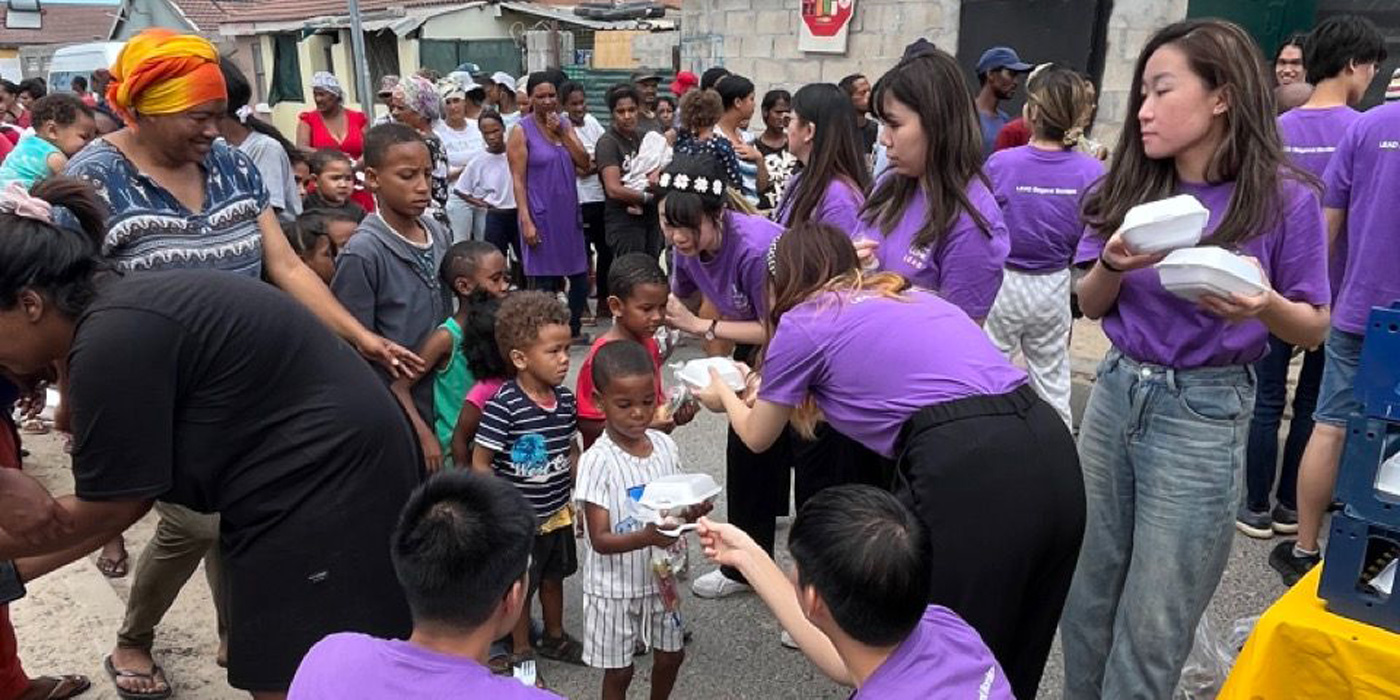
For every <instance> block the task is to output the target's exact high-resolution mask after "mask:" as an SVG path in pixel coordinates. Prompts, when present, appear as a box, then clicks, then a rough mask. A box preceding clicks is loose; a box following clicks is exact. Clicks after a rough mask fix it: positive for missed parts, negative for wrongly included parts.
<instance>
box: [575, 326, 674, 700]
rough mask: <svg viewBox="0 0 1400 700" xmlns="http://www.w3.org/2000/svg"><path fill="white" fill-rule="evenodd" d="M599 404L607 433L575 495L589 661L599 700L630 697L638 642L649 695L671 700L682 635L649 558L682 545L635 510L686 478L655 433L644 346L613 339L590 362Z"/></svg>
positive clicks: (584, 467) (583, 465)
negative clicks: (648, 665)
mask: <svg viewBox="0 0 1400 700" xmlns="http://www.w3.org/2000/svg"><path fill="white" fill-rule="evenodd" d="M592 370H593V386H594V397H593V398H594V401H595V403H596V404H597V405H598V406H599V407H601V408H602V410H603V415H604V417H605V418H606V428H605V430H604V432H603V434H602V435H601V436H599V438H598V441H597V442H595V443H593V446H592V447H590V448H589V449H588V451H587V452H585V453H584V454H583V458H582V460H580V462H579V472H578V483H577V485H576V487H575V491H574V499H575V500H576V501H578V502H579V503H580V504H581V505H582V510H583V516H584V522H585V524H586V525H587V528H586V531H587V537H588V548H587V550H586V551H585V554H584V562H583V607H584V626H585V634H584V643H583V661H584V663H585V664H587V665H589V666H592V667H594V668H601V669H604V671H603V693H602V695H603V698H604V700H608V699H610V698H619V699H621V698H625V697H627V687H628V686H629V685H631V683H632V673H633V667H632V655H633V650H634V647H635V644H636V642H637V640H638V639H639V638H640V639H642V640H644V641H646V642H649V644H650V646H651V648H652V649H654V650H655V651H656V657H655V661H654V662H653V664H652V689H651V697H652V698H653V700H655V699H657V698H666V697H669V696H670V694H671V689H672V688H673V687H674V686H675V683H676V674H677V673H678V672H679V671H680V667H681V662H682V661H683V660H684V659H685V640H684V630H683V629H682V628H681V624H680V619H679V617H678V616H676V615H673V614H671V613H668V612H667V610H666V606H665V604H664V603H663V602H662V599H661V595H660V591H659V588H658V585H657V580H656V576H655V575H654V574H653V573H652V564H651V563H652V559H653V558H656V557H665V556H666V553H665V548H666V547H669V546H670V545H671V544H672V543H674V542H675V541H676V540H675V538H674V537H667V536H665V535H663V534H661V533H660V532H658V531H657V528H656V524H655V523H654V522H651V520H650V516H648V515H643V514H641V513H639V512H638V510H637V506H636V503H637V500H638V499H639V498H641V495H642V490H643V489H644V488H645V486H646V485H647V483H649V482H651V481H652V480H654V479H656V478H658V477H662V476H666V475H669V474H678V473H680V471H681V469H680V454H679V452H678V450H677V449H676V443H675V442H674V441H673V440H671V438H670V436H668V435H666V434H665V433H663V432H660V431H656V430H649V429H648V427H649V426H650V425H651V422H652V418H653V417H654V416H655V414H656V400H657V399H656V368H655V366H654V365H653V364H652V358H651V354H650V353H649V352H647V349H646V348H645V347H643V346H642V345H641V344H640V343H637V342H635V341H632V340H617V341H613V342H611V343H608V344H607V345H604V346H603V347H601V348H599V349H598V352H597V354H596V355H594V357H593V368H592Z"/></svg>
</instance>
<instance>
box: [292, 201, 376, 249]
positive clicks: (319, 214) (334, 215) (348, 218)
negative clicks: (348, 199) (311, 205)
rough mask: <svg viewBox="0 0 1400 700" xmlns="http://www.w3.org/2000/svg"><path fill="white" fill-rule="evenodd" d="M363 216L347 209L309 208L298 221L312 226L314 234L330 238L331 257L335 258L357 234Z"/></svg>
mask: <svg viewBox="0 0 1400 700" xmlns="http://www.w3.org/2000/svg"><path fill="white" fill-rule="evenodd" d="M363 218H364V217H363V216H361V217H356V216H355V214H354V213H353V212H350V211H347V210H345V209H307V210H305V211H303V212H302V213H301V216H299V217H297V223H299V224H301V225H302V226H306V227H308V228H310V229H311V232H312V233H314V234H317V235H323V236H326V237H327V238H329V239H330V241H331V258H335V257H336V256H337V255H340V251H342V250H344V249H345V244H346V243H349V242H350V237H351V236H353V235H355V230H356V229H358V228H359V227H360V220H361V219H363Z"/></svg>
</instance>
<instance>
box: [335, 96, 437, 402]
mask: <svg viewBox="0 0 1400 700" xmlns="http://www.w3.org/2000/svg"><path fill="white" fill-rule="evenodd" d="M364 159H365V178H366V181H367V182H368V183H369V188H370V191H372V192H374V194H375V196H376V197H377V198H378V200H379V211H378V212H377V213H375V214H374V215H372V216H367V217H365V220H364V221H362V222H361V223H360V227H359V229H358V230H357V231H356V235H355V236H353V237H351V239H350V240H349V242H347V243H346V244H345V249H344V250H342V251H340V255H339V256H338V257H337V258H336V261H335V277H334V278H332V280H331V291H332V292H334V293H335V296H336V298H337V299H338V300H340V303H341V304H342V305H344V306H345V310H346V311H349V312H350V314H351V315H353V316H354V317H355V320H357V321H359V322H360V323H361V324H363V325H364V327H365V328H368V329H370V330H371V331H373V332H375V333H378V334H379V335H382V336H384V337H385V338H388V339H389V340H392V341H394V342H395V343H398V344H400V345H403V346H405V347H410V348H416V347H420V346H421V345H422V344H423V340H424V339H425V338H427V337H428V334H430V333H432V332H433V329H435V328H437V325H438V324H439V323H442V321H443V319H445V318H447V312H448V309H450V308H451V307H450V306H449V305H448V304H449V299H450V297H449V292H450V290H448V288H447V287H446V286H445V285H443V284H442V283H441V281H439V279H438V266H439V265H440V264H441V263H442V258H443V255H445V254H446V252H447V245H448V243H447V242H448V240H449V238H450V237H449V236H448V233H447V230H446V229H444V228H443V226H442V224H440V223H438V222H437V220H436V219H434V218H432V217H431V216H425V215H424V213H423V212H425V211H426V210H427V209H428V205H429V204H431V203H432V183H431V179H432V171H433V161H432V159H431V158H430V157H429V155H428V144H426V143H424V141H423V137H422V136H420V135H419V134H418V132H416V131H414V130H413V129H410V128H408V127H406V126H403V125H402V124H383V125H381V126H376V127H374V128H372V129H370V130H369V133H367V134H365V151H364ZM379 371H380V373H381V376H382V377H383V378H384V381H385V383H386V384H387V383H390V377H389V376H388V375H387V374H385V373H384V372H383V370H379ZM412 393H413V404H414V407H415V408H416V409H417V410H418V415H419V417H420V418H422V420H423V421H424V422H426V423H429V424H431V423H432V421H433V419H434V412H433V386H432V384H429V383H426V382H425V383H422V384H419V385H418V386H415V387H414V388H413V392H412Z"/></svg>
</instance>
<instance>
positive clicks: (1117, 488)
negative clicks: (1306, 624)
mask: <svg viewBox="0 0 1400 700" xmlns="http://www.w3.org/2000/svg"><path fill="white" fill-rule="evenodd" d="M1198 70H1200V71H1204V72H1203V73H1198V72H1197V71H1198ZM1266 75H1267V73H1266V72H1265V70H1264V66H1263V65H1261V64H1260V60H1259V49H1258V47H1257V46H1256V45H1255V44H1254V40H1253V39H1251V38H1250V37H1249V35H1248V34H1246V33H1245V32H1244V30H1243V29H1241V28H1240V27H1238V26H1237V25H1234V24H1231V23H1229V22H1224V21H1221V20H1188V21H1185V22H1178V23H1175V24H1172V25H1170V26H1168V27H1166V28H1164V29H1161V30H1160V31H1158V32H1157V33H1156V34H1155V35H1154V36H1153V37H1152V39H1151V41H1149V42H1148V43H1147V45H1146V46H1145V47H1144V48H1143V50H1142V54H1141V55H1140V56H1139V58H1138V62H1137V66H1136V69H1135V71H1134V76H1133V86H1132V89H1131V90H1130V91H1129V95H1131V96H1132V100H1131V102H1130V103H1129V108H1130V109H1129V112H1128V113H1129V114H1135V115H1136V116H1137V118H1136V119H1130V120H1128V122H1127V123H1126V124H1125V125H1124V133H1123V136H1122V137H1121V138H1120V139H1119V142H1118V147H1117V150H1116V152H1115V153H1114V157H1113V167H1112V168H1111V169H1110V170H1109V172H1108V175H1107V176H1106V177H1105V178H1104V180H1103V181H1102V182H1101V183H1100V184H1099V185H1098V186H1097V187H1095V189H1094V190H1093V192H1091V193H1090V194H1089V196H1088V198H1087V199H1086V201H1085V207H1084V216H1085V221H1086V224H1087V227H1088V230H1087V231H1086V233H1085V236H1084V238H1083V239H1082V240H1081V241H1080V245H1079V252H1078V256H1077V261H1078V262H1082V263H1092V266H1091V267H1090V269H1089V272H1088V273H1087V275H1086V276H1085V277H1084V278H1083V280H1082V281H1080V283H1079V305H1080V307H1081V308H1082V309H1083V310H1084V313H1085V314H1086V315H1087V316H1089V317H1090V318H1097V319H1102V320H1103V329H1104V332H1105V333H1106V334H1107V335H1108V337H1109V339H1110V340H1112V341H1113V348H1112V349H1111V350H1110V351H1109V353H1108V356H1107V357H1106V358H1105V359H1104V361H1103V363H1102V364H1101V365H1100V367H1099V373H1098V381H1097V382H1096V383H1095V385H1094V389H1093V393H1092V394H1091V395H1090V398H1089V404H1088V407H1087V408H1086V410H1085V414H1084V419H1083V422H1082V423H1081V424H1080V428H1079V457H1080V460H1081V462H1082V463H1083V467H1084V483H1085V487H1086V490H1087V494H1088V502H1089V522H1088V528H1087V529H1086V531H1085V532H1086V534H1085V537H1084V550H1083V552H1082V553H1081V555H1080V558H1079V567H1078V569H1077V570H1076V571H1075V575H1074V585H1073V587H1072V588H1071V590H1070V595H1069V602H1068V604H1067V605H1066V607H1065V618H1064V621H1063V623H1062V624H1061V628H1060V631H1061V642H1062V644H1063V647H1064V654H1065V697H1066V698H1071V699H1076V698H1100V697H1103V698H1130V697H1131V698H1138V697H1142V698H1164V697H1168V696H1169V695H1171V693H1172V689H1173V688H1174V687H1175V686H1176V683H1177V678H1178V676H1179V675H1180V672H1181V667H1182V664H1183V663H1184V662H1185V660H1186V654H1187V652H1189V651H1190V649H1191V642H1192V635H1193V633H1194V631H1195V629H1196V623H1197V621H1198V620H1199V619H1200V617H1201V613H1202V612H1204V611H1205V607H1206V603H1208V602H1209V601H1210V598H1211V595H1212V594H1213V593H1214V592H1215V587H1216V585H1217V584H1218V583H1219V582H1220V575H1221V573H1222V572H1223V571H1224V569H1225V562H1226V560H1227V559H1228V557H1229V554H1230V542H1231V527H1230V524H1231V522H1232V520H1233V518H1234V513H1235V507H1236V505H1237V504H1238V503H1239V495H1240V485H1239V484H1240V480H1239V478H1238V477H1239V471H1240V468H1241V467H1242V466H1243V464H1244V450H1245V434H1246V430H1247V429H1248V423H1249V418H1250V414H1251V413H1252V412H1253V407H1254V391H1255V389H1254V384H1255V383H1254V378H1253V374H1252V372H1251V371H1250V367H1249V365H1250V364H1251V363H1253V362H1255V361H1257V360H1259V358H1261V357H1263V356H1264V354H1265V353H1266V352H1267V351H1268V334H1269V333H1270V332H1272V333H1273V334H1274V335H1277V336H1278V337H1280V338H1282V339H1284V340H1286V341H1288V342H1290V343H1296V344H1299V345H1316V344H1318V343H1320V342H1322V339H1323V335H1324V333H1325V331H1326V328H1327V304H1328V301H1329V294H1328V291H1327V268H1326V260H1325V257H1324V256H1325V254H1326V249H1325V245H1326V240H1325V234H1324V230H1323V221H1322V209H1321V207H1320V205H1319V201H1318V194H1317V191H1316V189H1315V188H1314V187H1312V186H1310V184H1309V183H1307V182H1303V181H1300V178H1306V176H1305V175H1302V174H1300V173H1298V172H1297V171H1295V170H1294V169H1292V168H1291V167H1290V166H1289V165H1288V163H1287V160H1286V158H1285V157H1284V155H1283V151H1282V146H1281V144H1280V142H1279V138H1278V130H1277V127H1276V126H1275V121H1274V112H1273V109H1274V107H1273V99H1272V97H1271V96H1270V93H1269V89H1270V88H1269V86H1268V85H1267V84H1266V80H1265V76H1266ZM1175 194H1190V195H1194V196H1195V197H1196V198H1197V199H1199V200H1200V201H1201V203H1202V204H1203V205H1205V207H1206V208H1207V209H1208V210H1209V211H1210V218H1209V221H1208V223H1207V225H1206V230H1205V238H1204V244H1205V245H1217V246H1222V247H1225V248H1229V249H1232V250H1235V251H1237V252H1238V253H1239V254H1241V255H1245V256H1249V257H1251V258H1253V259H1254V261H1255V262H1257V264H1258V265H1259V268H1260V270H1261V271H1262V273H1263V276H1264V278H1265V279H1266V281H1267V282H1268V286H1269V289H1268V291H1265V292H1262V293H1259V294H1257V295H1254V296H1243V295H1238V294H1234V295H1231V296H1230V297H1228V298H1225V297H1219V296H1206V297H1204V298H1203V300H1202V301H1201V303H1200V304H1199V305H1198V304H1193V303H1191V302H1187V301H1184V300H1182V299H1180V298H1178V297H1176V296H1174V295H1172V294H1171V293H1169V292H1167V291H1166V290H1165V289H1163V287H1162V285H1161V282H1160V280H1159V278H1158V275H1157V271H1156V270H1155V269H1152V267H1151V265H1152V264H1153V263H1155V262H1157V261H1158V260H1160V259H1161V257H1162V256H1161V255H1136V254H1134V253H1133V252H1132V251H1131V250H1129V249H1128V248H1127V247H1126V245H1125V244H1124V241H1123V238H1122V235H1121V234H1120V233H1118V232H1117V231H1118V229H1119V227H1120V226H1121V225H1122V223H1123V218H1124V215H1125V214H1127V212H1128V210H1129V209H1131V208H1132V207H1133V206H1136V205H1138V204H1142V203H1145V202H1151V201H1155V200H1158V199H1162V198H1164V197H1168V196H1171V195H1175Z"/></svg>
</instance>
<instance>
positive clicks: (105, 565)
mask: <svg viewBox="0 0 1400 700" xmlns="http://www.w3.org/2000/svg"><path fill="white" fill-rule="evenodd" d="M130 565H131V557H130V555H128V554H127V553H126V551H125V550H123V551H122V555H121V556H120V557H117V558H116V559H112V558H110V557H103V556H99V557H98V558H97V570H98V571H101V572H102V575H103V576H106V577H107V578H125V577H126V575H127V574H128V573H130V570H129V569H130Z"/></svg>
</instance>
